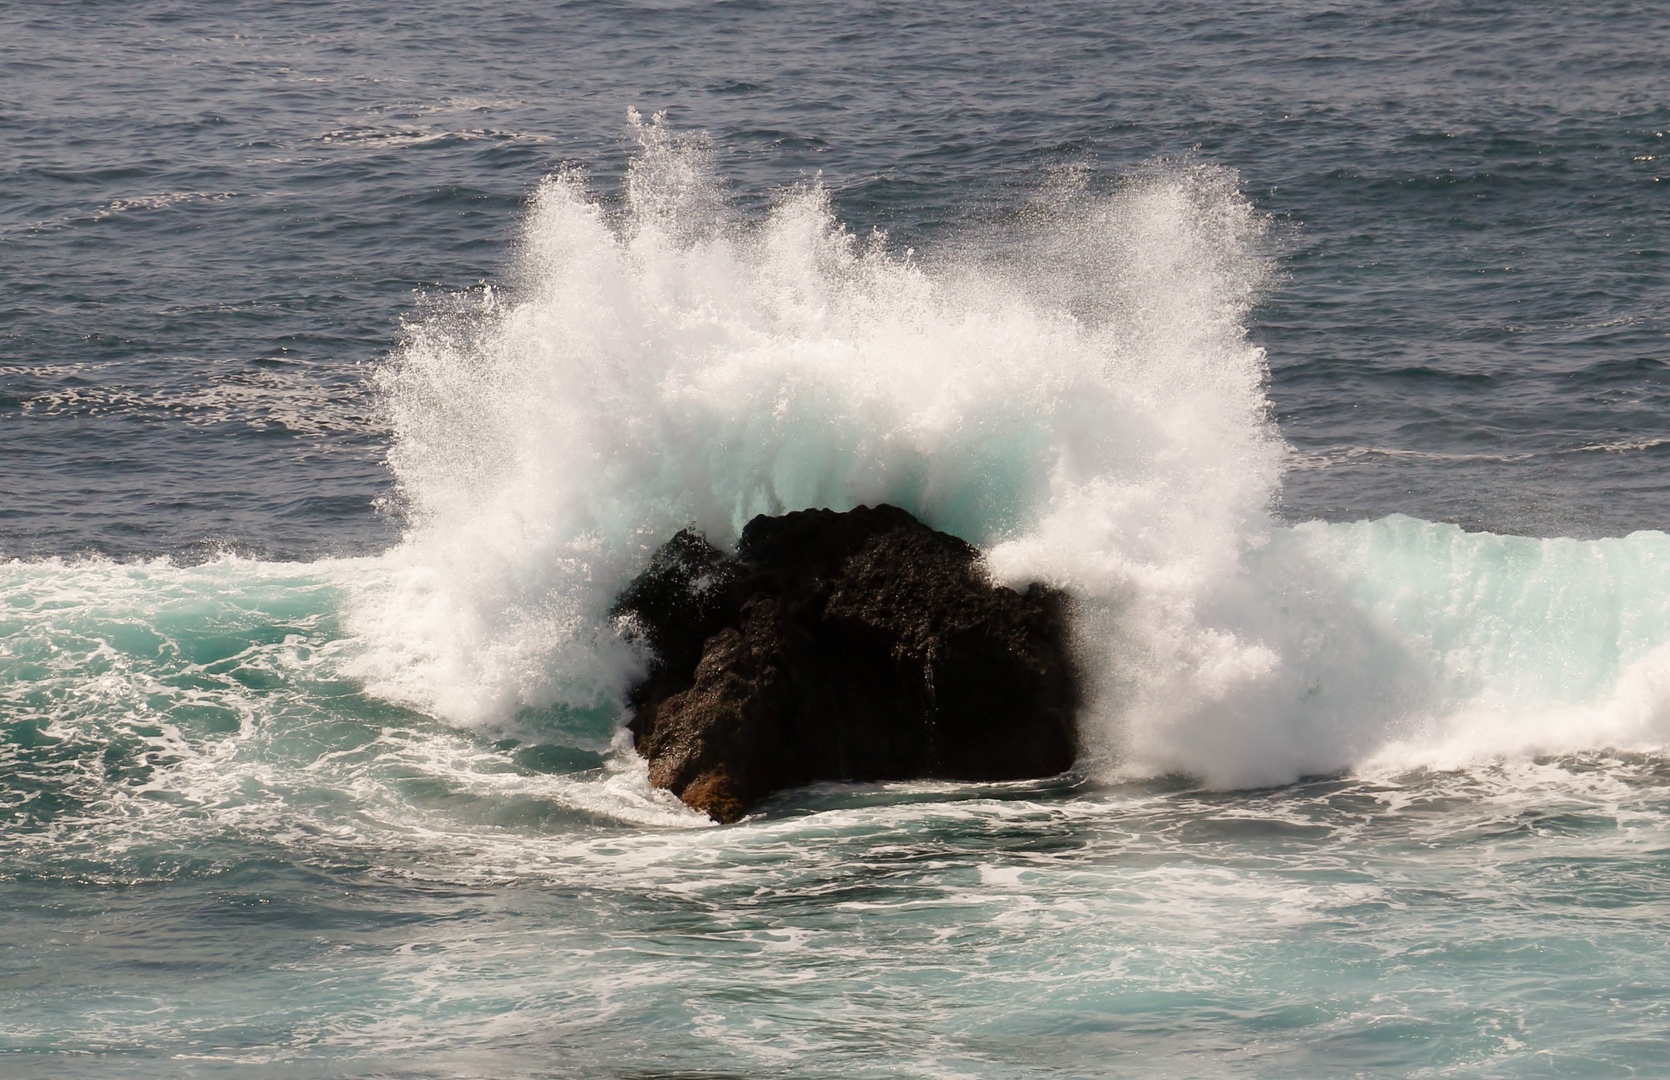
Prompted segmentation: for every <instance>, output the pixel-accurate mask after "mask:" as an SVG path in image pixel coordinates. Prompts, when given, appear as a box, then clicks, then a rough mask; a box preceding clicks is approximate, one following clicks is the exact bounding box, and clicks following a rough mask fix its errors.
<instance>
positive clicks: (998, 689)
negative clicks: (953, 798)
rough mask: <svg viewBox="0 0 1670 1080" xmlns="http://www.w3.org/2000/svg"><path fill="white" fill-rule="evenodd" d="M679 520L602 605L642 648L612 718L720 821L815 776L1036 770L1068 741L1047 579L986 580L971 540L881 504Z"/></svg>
mask: <svg viewBox="0 0 1670 1080" xmlns="http://www.w3.org/2000/svg"><path fill="white" fill-rule="evenodd" d="M737 548H738V550H737V555H736V557H735V558H731V557H729V556H727V555H725V554H724V553H723V552H721V551H719V550H718V549H717V548H715V547H713V546H712V545H711V544H709V543H708V542H707V541H706V540H705V539H703V538H702V537H701V536H700V535H699V534H697V533H694V532H692V531H690V530H686V531H684V532H681V533H679V534H678V535H677V536H675V537H673V539H671V540H669V541H668V542H667V543H666V544H664V545H663V546H662V547H661V548H660V550H658V551H657V552H656V553H655V555H654V557H653V558H652V560H651V562H650V565H649V568H648V569H646V570H645V571H644V572H643V573H642V574H641V575H639V576H638V578H637V579H636V580H634V581H633V582H632V584H631V585H629V586H628V587H627V588H626V590H625V591H624V592H623V593H622V594H621V596H620V598H619V600H618V602H617V604H616V607H615V615H616V617H617V618H618V619H620V620H621V623H622V625H623V628H624V629H625V630H626V631H627V633H629V634H632V635H637V636H640V637H641V638H642V639H643V640H645V641H647V643H648V644H649V645H650V647H651V648H652V649H653V650H654V653H655V660H654V662H653V663H652V665H651V668H650V671H649V675H648V678H647V679H646V680H645V681H644V682H643V683H642V684H640V685H639V686H638V687H637V688H636V690H635V691H634V692H633V696H632V705H633V707H634V710H635V712H634V716H633V719H632V724H631V729H632V733H633V736H634V738H635V740H636V744H637V748H638V752H639V753H641V754H643V755H644V757H646V758H648V759H649V768H650V780H651V781H652V782H653V783H654V784H655V785H656V786H658V787H664V788H667V789H668V790H670V791H672V792H673V793H674V794H676V795H678V796H679V797H680V798H682V799H683V800H684V801H685V802H686V803H688V804H689V805H691V806H693V807H695V808H697V809H699V810H705V811H706V812H707V813H708V814H710V815H712V816H713V817H714V818H715V819H717V820H719V821H724V822H729V821H735V820H736V819H738V818H739V817H741V816H742V815H743V814H744V813H745V812H746V811H747V808H748V807H749V806H750V805H751V804H753V803H754V802H755V801H757V800H758V799H760V798H762V797H763V796H765V795H767V794H770V793H771V792H773V791H776V790H778V789H780V788H786V787H794V786H796V785H800V784H807V783H811V782H813V781H817V780H900V779H911V778H927V777H940V778H945V779H955V780H1015V779H1023V778H1027V777H1040V776H1053V775H1054V774H1056V773H1059V772H1062V771H1063V770H1065V769H1067V768H1068V767H1070V766H1071V765H1072V763H1073V757H1074V752H1075V734H1076V732H1075V718H1074V713H1075V711H1076V709H1077V707H1078V703H1079V691H1078V685H1077V679H1076V676H1075V672H1074V669H1073V665H1072V662H1071V659H1070V657H1069V655H1068V645H1067V637H1068V635H1067V622H1066V598H1065V596H1064V595H1063V594H1062V593H1060V592H1058V591H1056V590H1053V589H1050V588H1047V587H1044V586H1042V585H1032V586H1030V587H1028V589H1027V590H1026V591H1025V592H1024V593H1018V592H1015V591H1014V590H1013V589H1007V588H1004V587H1002V586H998V585H993V584H992V583H991V581H990V579H989V578H988V576H987V573H986V568H985V565H984V561H983V560H982V558H981V556H980V553H979V551H978V550H976V549H975V548H973V547H972V546H970V545H969V544H966V543H964V542H963V541H961V540H959V539H957V538H956V537H954V536H949V535H947V534H945V533H941V532H935V531H934V530H933V529H930V528H929V527H928V526H926V525H924V524H922V523H921V522H919V521H917V520H916V519H915V518H914V517H912V516H911V515H910V514H908V513H906V512H905V511H903V510H901V509H899V508H898V507H895V506H876V507H859V508H858V509H856V510H851V511H847V512H846V513H837V512H835V511H832V510H803V511H800V512H798V513H793V514H785V515H783V516H782V517H764V516H761V517H757V518H755V519H754V520H753V521H751V522H749V523H748V526H747V528H745V529H744V530H743V532H742V539H741V542H740V543H739V544H738V545H737Z"/></svg>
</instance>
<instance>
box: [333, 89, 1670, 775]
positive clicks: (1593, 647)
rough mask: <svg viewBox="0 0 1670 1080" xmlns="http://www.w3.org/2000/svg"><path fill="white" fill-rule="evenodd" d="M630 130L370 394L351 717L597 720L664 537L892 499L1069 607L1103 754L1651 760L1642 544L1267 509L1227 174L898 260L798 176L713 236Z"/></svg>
mask: <svg viewBox="0 0 1670 1080" xmlns="http://www.w3.org/2000/svg"><path fill="white" fill-rule="evenodd" d="M634 123H635V124H636V125H637V133H638V136H639V138H640V140H641V144H642V145H641V149H640V151H639V153H638V155H637V157H636V158H635V160H634V161H633V163H632V165H631V169H630V172H629V177H628V183H627V185H626V187H627V197H626V200H625V204H624V206H623V207H621V208H620V209H618V210H610V209H607V208H605V207H604V206H603V205H602V204H601V203H600V202H598V201H597V200H596V199H594V198H593V197H592V196H591V195H590V194H589V193H588V191H587V188H586V185H585V182H584V179H583V178H582V177H580V176H578V175H575V174H563V175H558V176H554V177H551V178H549V179H547V180H546V181H545V182H544V183H543V184H542V185H541V187H540V188H539V190H538V192H537V193H536V195H535V197H534V200H533V205H532V208H531V210H530V212H529V215H528V219H527V222H526V225H525V229H524V233H523V239H522V243H521V245H520V251H519V261H518V264H517V271H516V275H515V280H514V281H513V282H512V283H511V285H510V287H509V288H507V289H505V290H503V291H502V292H501V291H495V290H483V291H482V292H480V293H478V294H473V295H471V296H468V297H462V298H455V299H453V300H451V301H448V302H444V303H437V304H436V305H434V306H433V307H432V309H431V310H430V311H429V312H428V313H427V314H426V315H425V317H423V318H422V319H420V320H418V321H417V322H415V323H414V324H413V325H412V327H411V328H410V333H409V335H408V340H407V342H406V344H405V346H404V347H403V348H402V349H401V350H400V351H399V353H398V354H397V355H396V356H395V357H394V358H393V360H392V361H391V363H390V364H389V365H388V367H387V369H386V371H385V372H384V375H383V390H384V393H385V399H386V401H387V403H388V407H389V410H390V414H391V421H392V424H393V427H394V430H395V433H396V441H395V445H394V449H393V452H392V454H391V462H392V465H393V467H394V470H395V472H396V475H397V477H398V479H399V482H400V495H401V498H402V499H403V500H404V503H405V506H406V508H407V510H408V512H409V515H410V522H411V526H410V529H409V531H408V533H407V535H406V537H405V539H404V541H403V542H402V544H401V545H400V546H399V547H398V548H397V549H396V550H394V551H393V552H391V553H390V554H389V555H388V556H387V557H386V559H385V561H384V569H385V570H386V575H384V576H382V577H381V579H380V582H381V583H380V584H378V585H376V586H367V587H365V588H363V589H361V590H360V592H359V595H358V597H357V599H356V602H355V604H354V606H353V610H352V613H351V624H352V625H353V627H354V628H355V629H356V630H357V631H358V632H359V633H361V634H363V635H364V637H365V639H366V642H367V643H368V647H367V649H366V651H365V652H364V654H363V655H362V657H361V659H360V661H359V666H358V668H357V671H358V674H359V675H360V676H361V677H363V678H365V679H366V680H367V682H368V684H369V685H370V686H371V688H372V689H373V690H374V691H375V692H377V693H379V694H382V695H385V696H387V697H390V698H393V699H396V700H401V701H406V702H410V703H412V704H415V705H417V706H419V707H421V708H424V709H427V710H431V711H433V712H436V713H438V714H440V715H442V716H444V717H446V718H448V719H449V720H451V721H453V722H455V723H458V724H461V725H465V726H469V727H474V728H477V729H480V730H489V731H490V730H499V729H504V728H507V727H511V726H513V725H514V723H515V718H516V717H517V716H518V714H519V713H521V714H523V715H525V714H526V711H527V710H551V709H553V708H557V709H559V710H560V709H568V710H584V711H588V712H589V714H590V715H592V716H594V717H596V716H600V715H618V711H619V707H620V701H621V694H622V690H623V688H624V687H625V686H626V685H627V683H628V682H629V681H630V679H631V678H632V676H633V674H634V673H635V672H636V671H638V670H639V669H640V665H641V662H642V658H641V657H640V656H639V655H637V654H636V653H634V652H633V651H632V649H631V648H629V647H628V646H627V645H625V644H624V643H623V642H621V641H620V640H619V638H618V637H617V635H616V634H615V633H614V631H613V630H612V629H611V627H610V625H609V622H608V619H607V617H606V612H607V609H608V606H609V603H610V601H611V599H612V598H613V597H614V595H615V594H616V593H617V591H618V590H619V588H620V587H621V585H622V584H623V583H624V582H625V581H626V580H628V579H629V578H630V576H631V575H632V574H633V573H634V572H635V571H636V570H637V569H639V568H640V567H641V566H642V565H643V564H644V561H645V560H646V558H647V556H648V554H649V552H650V551H652V550H653V548H654V547H655V546H656V545H657V544H659V543H660V542H662V541H663V540H665V539H666V538H667V537H668V536H670V535H671V534H672V533H673V532H674V531H676V530H677V529H679V528H681V527H683V526H685V525H688V524H695V525H697V526H698V527H700V528H701V529H703V530H705V531H706V532H707V534H708V535H709V536H710V537H711V538H712V539H714V540H715V541H716V542H718V543H721V544H724V543H728V542H730V541H732V540H734V539H735V537H736V536H737V534H738V532H739V530H740V529H741V527H742V526H743V524H745V523H746V522H747V520H748V519H749V518H750V517H752V516H753V515H755V514H759V513H779V512H783V511H786V510H792V509H799V508H802V507H810V506H827V507H833V508H837V509H840V508H847V507H851V506H855V505H859V504H865V503H871V504H873V503H877V502H891V503H895V504H898V505H901V506H904V507H905V508H907V509H909V510H911V511H912V512H914V513H916V514H917V515H918V516H920V517H922V518H923V519H924V520H926V521H928V522H929V523H931V524H933V525H934V526H936V527H938V528H941V529H945V530H947V531H950V532H953V533H956V534H958V535H961V536H963V537H965V538H967V539H969V540H971V541H973V542H975V543H977V544H979V545H981V546H982V547H983V548H984V549H986V551H987V552H988V554H989V558H990V563H991V566H992V569H993V572H994V574H995V575H996V576H997V577H998V578H999V579H1001V580H1004V581H1010V582H1022V581H1027V580H1034V579H1042V580H1046V581H1049V582H1052V583H1054V584H1056V585H1059V586H1062V587H1065V588H1067V589H1069V590H1070V591H1071V592H1072V593H1073V595H1074V596H1075V597H1076V599H1077V602H1078V626H1079V645H1080V650H1081V653H1082V657H1083V661H1084V664H1085V668H1086V670H1087V672H1088V673H1089V675H1090V678H1091V680H1092V683H1093V692H1092V698H1091V702H1090V705H1089V708H1088V712H1087V716H1086V721H1085V733H1086V743H1087V747H1088V749H1089V750H1090V752H1091V755H1090V756H1091V760H1092V761H1093V762H1094V763H1095V766H1094V767H1096V768H1100V769H1103V770H1106V771H1109V772H1120V771H1127V772H1128V771H1133V770H1134V771H1139V772H1157V771H1167V770H1180V771H1185V772H1189V773H1192V774H1195V775H1199V776H1203V777H1205V778H1206V779H1207V780H1209V781H1210V782H1212V783H1214V784H1218V785H1224V786H1244V785H1257V784H1266V783H1278V782H1283V781H1286V780H1290V779H1293V778H1294V777H1296V776H1299V775H1304V774H1306V773H1314V772H1325V771H1331V770H1335V769H1339V768H1344V767H1350V766H1354V765H1365V766H1366V765H1368V764H1370V763H1379V764H1381V765H1385V764H1387V763H1397V764H1399V765H1401V766H1409V765H1417V764H1443V763H1446V762H1455V761H1460V760H1475V759H1477V758H1479V757H1481V756H1482V757H1490V756H1493V755H1500V754H1524V753H1535V752H1540V751H1544V750H1573V749H1583V748H1587V747H1593V746H1601V745H1608V746H1611V745H1618V746H1629V747H1636V748H1651V747H1656V746H1658V745H1661V743H1662V740H1663V736H1664V733H1665V730H1666V724H1665V721H1664V716H1665V713H1666V707H1665V704H1664V703H1665V701H1666V700H1667V694H1670V648H1666V649H1661V648H1660V647H1661V646H1664V645H1665V643H1666V642H1670V619H1666V618H1665V617H1664V611H1663V606H1662V605H1661V604H1660V603H1659V602H1658V601H1657V600H1656V599H1655V598H1656V597H1658V596H1662V595H1665V591H1664V590H1663V589H1662V588H1661V587H1660V585H1661V583H1660V582H1658V580H1657V576H1656V575H1657V574H1658V573H1659V571H1658V569H1657V567H1658V566H1659V563H1658V562H1657V561H1656V560H1657V559H1659V558H1660V557H1661V555H1660V553H1659V545H1661V544H1662V543H1665V541H1664V540H1663V538H1657V537H1652V536H1637V537H1633V538H1630V539H1627V540H1621V541H1602V542H1597V543H1594V544H1577V543H1574V542H1568V541H1533V540H1520V539H1516V538H1508V537H1491V536H1482V535H1468V534H1463V533H1462V532H1461V531H1460V530H1459V529H1455V528H1454V527H1451V526H1442V525H1431V524H1427V523H1421V522H1414V521H1412V520H1409V519H1388V520H1387V521H1383V522H1377V523H1372V524H1370V523H1364V524H1361V525H1352V526H1324V525H1320V524H1312V525H1302V526H1299V527H1297V528H1286V527H1281V526H1278V525H1277V524H1276V523H1275V522H1274V520H1273V519H1272V518H1271V516H1270V515H1269V513H1268V509H1267V508H1268V506H1269V504H1270V500H1271V498H1272V496H1273V495H1274V494H1275V492H1276V490H1277V488H1278V486H1279V483H1280V476H1281V471H1282V468H1283V466H1284V460H1285V458H1286V455H1287V449H1286V447H1285V446H1284V445H1283V443H1282V441H1281V439H1280V438H1279V435H1278V434H1277V432H1276V431H1275V428H1274V426H1273V423H1272V421H1271V419H1270V417H1269V412H1268V405H1267V401H1266V397H1265V384H1266V378H1267V372H1266V367H1265V359H1264V356H1263V353H1262V351H1261V350H1260V349H1258V348H1257V347H1256V346H1254V345H1252V344H1251V343H1250V342H1248V341H1247V339H1246V336H1245V329H1244V328H1245V325H1246V319H1247V316H1248V313H1249V311H1250V307H1251V305H1252V303H1253V302H1254V301H1255V299H1256V297H1257V294H1258V291H1259V289H1260V287H1261V286H1262V283H1263V281H1264V279H1265V276H1266V273H1267V265H1266V262H1265V260H1264V259H1263V258H1262V257H1261V255H1260V248H1261V243H1260V237H1261V235H1262V231H1263V228H1262V220H1261V218H1260V217H1259V215H1258V214H1257V213H1256V212H1255V211H1254V209H1253V208H1252V207H1251V205H1250V204H1249V203H1248V202H1247V201H1246V200H1245V199H1244V198H1242V197H1241V196H1240V195H1239V194H1238V193H1237V191H1236V189H1235V184H1234V177H1233V176H1232V175H1230V174H1228V173H1226V172H1224V171H1223V170H1219V169H1214V168H1209V167H1202V166H1199V165H1194V164H1188V163H1184V164H1180V165H1172V166H1165V165H1160V166H1155V167H1153V168H1151V169H1149V170H1146V171H1145V172H1143V173H1142V174H1140V175H1138V176H1136V177H1135V178H1133V179H1131V180H1130V181H1128V182H1127V183H1125V184H1124V185H1122V186H1119V187H1117V188H1114V189H1112V190H1107V191H1096V190H1093V186H1092V185H1090V184H1089V183H1087V182H1085V181H1084V179H1083V178H1082V177H1074V176H1072V175H1069V176H1068V177H1067V178H1066V180H1064V181H1058V182H1056V183H1053V184H1052V185H1050V186H1048V187H1047V188H1046V189H1045V190H1044V192H1043V193H1042V195H1041V196H1040V199H1039V200H1038V202H1037V205H1035V206H1034V207H1032V208H1031V209H1030V210H1029V211H1028V212H1027V213H1026V214H1024V215H1022V216H1021V219H1020V220H1019V222H1018V223H1017V224H1015V225H1014V226H1013V227H1011V228H1008V229H993V230H990V231H989V232H988V233H987V234H986V235H985V236H984V237H983V242H982V244H981V245H979V246H978V247H977V248H975V247H971V248H969V249H965V250H964V252H963V253H962V254H959V255H956V256H946V257H943V258H941V259H939V260H938V261H935V262H931V263H924V262H922V261H919V260H918V259H916V258H915V257H913V256H912V254H911V253H909V252H901V251H898V250H896V249H894V248H893V247H891V246H890V245H889V244H888V243H887V241H886V239H885V237H882V236H879V235H875V236H868V237H859V236H855V235H853V234H851V233H850V232H848V231H847V230H846V229H844V228H843V227H842V226H841V225H840V223H839V222H838V221H837V220H836V219H835V218H834V216H833V214H832V212H831V207H830V201H829V197H828V195H827V193H826V192H825V191H824V190H823V189H822V188H820V187H819V186H818V185H817V184H815V183H813V184H808V185H806V186H803V187H800V188H796V189H793V190H790V191H786V192H784V193H782V194H781V196H780V198H779V199H778V201H777V203H776V205H775V207H774V209H772V211H771V212H770V213H769V214H768V215H766V216H765V218H764V220H762V221H759V222H746V221H739V220H737V219H736V218H735V217H734V215H732V214H730V213H729V212H728V211H727V209H726V205H725V201H724V199H723V198H722V194H723V193H722V191H721V190H720V188H719V186H718V185H717V184H716V183H715V181H714V180H713V178H712V173H711V171H710V168H709V161H708V150H707V149H706V147H705V146H704V145H703V144H702V143H701V142H700V140H697V139H690V138H681V137H678V136H676V135H674V134H673V133H671V132H670V131H668V130H667V128H666V127H665V126H664V125H663V124H661V123H659V122H657V121H651V122H647V123H644V122H639V121H637V120H636V119H635V120H634ZM1601 610H1605V611H1607V612H1611V613H1612V614H1611V617H1610V621H1608V619H1607V618H1601V617H1599V616H1597V615H1595V612H1597V611H1601ZM605 726H606V725H605ZM590 737H591V738H592V739H593V741H596V740H598V739H600V738H602V737H603V736H602V735H601V734H599V733H598V732H595V731H594V732H593V734H592V736H590Z"/></svg>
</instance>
